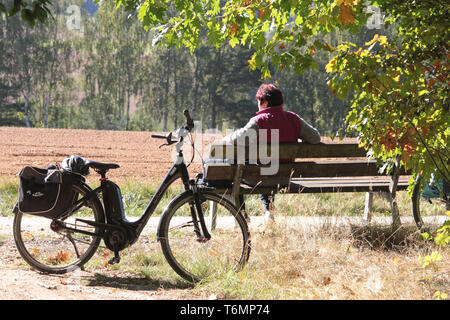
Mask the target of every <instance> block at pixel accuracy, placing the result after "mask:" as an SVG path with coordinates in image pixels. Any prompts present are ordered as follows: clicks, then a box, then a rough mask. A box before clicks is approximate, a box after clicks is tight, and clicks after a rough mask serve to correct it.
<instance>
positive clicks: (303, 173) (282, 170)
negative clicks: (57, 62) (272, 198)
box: [204, 141, 410, 227]
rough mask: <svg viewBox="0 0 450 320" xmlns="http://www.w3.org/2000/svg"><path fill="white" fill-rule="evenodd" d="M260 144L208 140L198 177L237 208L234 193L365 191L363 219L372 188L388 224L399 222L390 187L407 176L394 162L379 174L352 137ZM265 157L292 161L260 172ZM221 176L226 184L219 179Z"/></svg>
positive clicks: (402, 186) (368, 215) (403, 184)
mask: <svg viewBox="0 0 450 320" xmlns="http://www.w3.org/2000/svg"><path fill="white" fill-rule="evenodd" d="M266 148H267V149H264V150H259V149H258V146H243V145H239V146H237V145H234V146H233V145H223V144H217V143H216V144H212V145H211V146H210V151H209V158H208V160H207V162H206V164H205V167H204V181H205V182H206V183H207V184H208V185H210V186H214V187H215V192H217V193H220V194H223V193H227V194H230V195H231V197H232V198H233V199H234V201H235V204H236V207H237V208H239V207H240V202H239V195H240V194H268V193H272V192H273V193H328V192H367V194H366V208H365V219H366V221H367V222H369V221H370V218H371V203H372V197H373V193H376V192H383V193H385V195H387V199H388V200H389V201H390V205H391V212H392V225H393V226H394V227H395V226H399V225H400V216H399V212H398V208H397V203H396V200H395V192H396V190H404V189H406V188H407V187H408V181H409V179H410V175H409V174H408V173H407V172H405V171H404V170H403V169H402V168H400V167H398V166H394V169H393V173H392V175H386V174H381V173H380V172H379V171H380V170H379V167H378V166H377V165H376V161H375V160H373V159H372V160H369V159H368V157H367V156H366V151H365V150H364V149H362V148H360V147H359V146H358V143H357V142H356V141H350V142H349V141H347V142H329V143H319V144H315V145H312V144H307V143H280V144H279V147H278V148H277V147H275V148H273V147H272V149H274V151H273V154H274V156H272V149H271V146H270V145H269V146H267V147H266ZM277 153H278V157H276V154H277ZM260 154H261V155H265V156H263V157H261V156H260ZM266 155H267V156H266ZM271 158H272V159H271ZM269 159H271V160H275V159H277V160H278V159H295V162H287V163H286V162H280V163H279V168H278V171H277V173H276V174H275V175H270V176H267V175H262V174H261V169H262V168H265V169H266V170H267V169H268V168H269V167H270V165H271V164H270V163H269V162H268V161H269ZM289 177H290V182H289V183H288V184H287V185H284V186H280V185H275V184H274V185H270V181H274V180H275V179H279V178H289ZM243 179H247V180H248V179H251V180H257V181H264V186H260V185H258V184H257V185H248V184H246V183H244V182H243ZM223 181H230V182H232V183H230V184H229V185H228V186H223V185H221V184H219V182H223ZM268 184H269V185H268Z"/></svg>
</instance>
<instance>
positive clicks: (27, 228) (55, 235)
mask: <svg viewBox="0 0 450 320" xmlns="http://www.w3.org/2000/svg"><path fill="white" fill-rule="evenodd" d="M72 188H73V190H74V191H76V192H78V194H79V197H80V196H81V197H84V196H86V195H87V194H88V193H89V192H90V191H91V189H90V188H89V187H88V186H87V185H85V184H80V185H73V186H72ZM80 215H81V216H82V217H83V219H85V220H91V221H93V222H100V223H104V221H105V216H104V212H103V206H102V204H101V203H100V200H99V199H98V198H97V197H93V198H91V199H90V200H89V201H88V202H87V205H86V206H82V207H81V208H79V209H78V210H77V211H76V212H73V213H72V214H71V215H69V216H67V217H65V218H64V219H63V220H57V221H63V222H64V223H67V224H70V225H72V224H75V225H77V224H78V228H83V230H85V231H90V232H95V233H96V234H98V233H99V232H100V231H101V230H100V227H92V226H89V225H87V224H83V223H81V222H79V221H77V222H75V219H76V218H78V217H80ZM53 221H54V220H52V219H48V218H44V217H37V216H35V215H28V214H23V213H21V212H18V213H17V214H16V215H15V217H14V224H13V234H14V240H15V243H16V247H17V249H18V251H19V253H20V255H21V256H22V258H23V259H24V260H25V261H26V262H27V263H28V264H29V265H30V266H31V267H33V268H34V269H36V270H39V271H41V272H44V273H52V274H62V273H67V272H70V271H75V270H77V269H78V268H82V266H83V265H84V264H85V263H86V262H88V261H89V259H91V258H92V256H93V255H94V254H95V252H96V250H97V248H98V245H99V243H100V240H101V237H99V236H87V235H83V234H80V233H76V235H75V234H74V233H73V232H71V231H68V230H66V229H62V230H58V232H56V231H54V228H53V229H52V228H51V223H52V222H53ZM80 224H81V225H82V226H81V227H80ZM74 236H75V237H76V239H74ZM74 243H75V244H74Z"/></svg>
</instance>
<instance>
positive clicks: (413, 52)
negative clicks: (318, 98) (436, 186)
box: [327, 0, 450, 181]
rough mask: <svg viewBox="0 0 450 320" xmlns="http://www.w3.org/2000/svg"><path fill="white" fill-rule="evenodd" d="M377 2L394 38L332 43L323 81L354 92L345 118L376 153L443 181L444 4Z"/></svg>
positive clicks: (449, 119)
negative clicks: (392, 26)
mask: <svg viewBox="0 0 450 320" xmlns="http://www.w3.org/2000/svg"><path fill="white" fill-rule="evenodd" d="M380 4H381V9H382V10H383V11H385V12H388V13H390V15H389V18H387V19H386V23H392V24H394V23H395V26H396V29H397V30H398V36H395V37H391V38H387V37H386V36H385V35H378V34H376V35H375V36H374V37H373V39H372V40H371V41H368V42H366V43H365V45H364V46H361V47H359V48H358V47H357V46H355V47H354V46H352V45H341V46H340V47H338V48H337V50H336V51H337V53H338V55H336V56H335V57H334V58H333V59H332V60H331V61H330V62H329V64H328V66H327V70H328V71H329V72H330V87H331V89H332V90H334V91H336V92H337V93H338V94H339V95H341V96H346V95H347V94H348V93H349V92H352V93H353V94H354V98H353V99H352V109H351V112H350V113H349V115H348V117H347V122H348V124H349V125H350V126H353V127H355V128H356V129H357V130H358V131H359V136H360V138H361V143H362V144H363V145H365V146H366V147H367V148H370V149H371V151H372V153H373V154H374V155H375V156H376V157H378V158H381V159H384V160H386V161H388V160H391V161H392V160H393V159H395V160H398V161H400V162H401V163H402V164H403V165H404V166H406V168H408V169H411V170H413V171H414V173H415V175H416V174H418V173H421V174H422V175H423V176H424V178H425V179H423V180H426V179H428V178H429V177H430V175H431V174H432V173H433V174H434V175H435V176H436V178H444V179H446V180H447V181H450V172H449V159H450V153H449V149H448V146H449V137H450V115H449V93H450V91H449V83H448V76H449V70H450V61H449V58H450V51H449V42H448V39H449V26H450V24H449V18H448V12H449V9H450V4H449V3H448V2H447V1H440V0H436V1H420V2H416V1H412V0H411V1H403V2H402V3H401V4H399V3H398V2H395V1H383V2H380ZM415 175H414V176H413V179H414V178H415Z"/></svg>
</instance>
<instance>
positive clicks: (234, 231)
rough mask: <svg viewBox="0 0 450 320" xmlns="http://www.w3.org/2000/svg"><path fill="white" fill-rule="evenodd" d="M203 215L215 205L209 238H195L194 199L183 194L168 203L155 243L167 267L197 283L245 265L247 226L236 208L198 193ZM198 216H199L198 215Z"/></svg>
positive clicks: (190, 192)
mask: <svg viewBox="0 0 450 320" xmlns="http://www.w3.org/2000/svg"><path fill="white" fill-rule="evenodd" d="M199 198H200V203H201V207H202V210H203V212H205V213H206V212H208V211H209V207H210V206H212V205H214V206H217V209H216V214H217V216H216V217H217V218H216V221H215V228H214V230H211V226H208V231H209V233H210V234H211V239H209V240H205V239H201V238H199V237H198V235H197V233H196V232H195V229H194V223H193V221H192V217H191V213H190V212H191V211H190V210H191V207H192V208H194V210H196V209H195V196H194V194H193V192H192V191H186V192H184V193H182V194H180V195H179V196H177V197H176V198H175V199H174V200H172V202H171V203H170V204H169V206H168V207H167V209H166V210H165V211H164V213H163V216H162V217H161V220H160V224H159V226H158V240H159V241H160V243H161V249H162V251H163V253H164V256H165V257H166V259H167V261H168V262H169V264H170V266H171V267H172V268H173V269H174V271H175V272H176V273H178V274H179V275H180V276H181V277H183V278H184V279H186V280H188V281H193V282H196V281H199V280H201V279H204V278H205V277H208V276H211V275H213V274H214V273H220V272H227V271H229V270H234V271H239V270H240V269H241V268H242V267H243V266H244V265H245V263H246V262H247V260H248V256H249V253H250V240H249V237H250V235H249V232H248V228H247V224H246V222H245V220H244V218H243V217H242V215H241V214H239V213H238V211H237V210H236V208H235V206H234V205H233V204H232V203H231V202H230V201H228V200H226V199H224V198H223V197H220V196H219V195H217V194H214V193H212V192H209V191H205V192H200V194H199ZM197 216H198V215H197Z"/></svg>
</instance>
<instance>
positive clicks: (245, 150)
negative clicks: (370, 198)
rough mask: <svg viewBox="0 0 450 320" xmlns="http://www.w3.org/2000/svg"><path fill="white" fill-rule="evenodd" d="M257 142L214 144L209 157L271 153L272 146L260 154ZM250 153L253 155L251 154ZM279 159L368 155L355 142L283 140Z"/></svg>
mask: <svg viewBox="0 0 450 320" xmlns="http://www.w3.org/2000/svg"><path fill="white" fill-rule="evenodd" d="M259 152H260V151H259V149H258V147H257V144H255V145H251V146H243V145H240V146H233V145H223V144H212V145H211V147H210V154H209V157H210V158H211V159H233V160H236V159H238V160H242V161H243V160H249V159H250V160H254V159H256V158H259V157H260V156H262V157H263V158H264V156H266V155H271V146H270V144H268V146H267V151H264V152H262V154H261V155H259ZM249 153H250V155H251V156H249ZM278 153H279V159H294V158H352V157H366V150H364V149H362V148H360V147H359V146H358V144H357V143H355V142H351V143H350V142H342V143H319V144H308V143H303V142H302V143H298V142H283V143H280V144H279V149H278ZM238 155H239V157H238Z"/></svg>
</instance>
